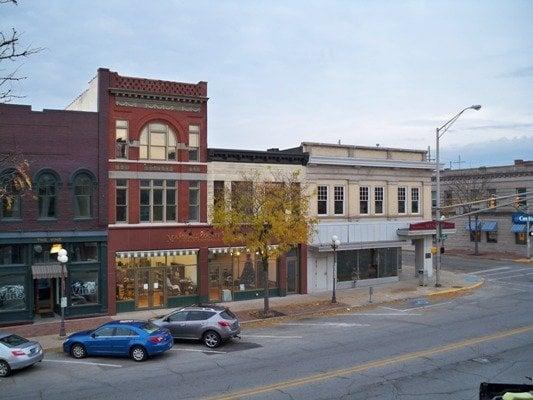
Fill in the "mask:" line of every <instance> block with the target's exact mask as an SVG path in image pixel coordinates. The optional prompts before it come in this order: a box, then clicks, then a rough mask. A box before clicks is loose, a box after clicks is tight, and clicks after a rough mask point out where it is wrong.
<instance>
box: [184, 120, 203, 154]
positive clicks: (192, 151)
mask: <svg viewBox="0 0 533 400" xmlns="http://www.w3.org/2000/svg"><path fill="white" fill-rule="evenodd" d="M191 128H198V131H194V129H192V130H191ZM191 135H196V136H197V143H196V146H191V145H190V143H191ZM188 139H189V145H188V146H187V148H188V149H187V150H188V151H187V153H188V155H189V161H193V162H200V125H189V138H188ZM191 154H196V155H195V157H194V159H193V158H191Z"/></svg>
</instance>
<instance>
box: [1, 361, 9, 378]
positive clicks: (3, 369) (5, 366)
mask: <svg viewBox="0 0 533 400" xmlns="http://www.w3.org/2000/svg"><path fill="white" fill-rule="evenodd" d="M10 373H11V367H10V366H9V364H8V363H7V362H6V361H4V360H0V377H1V378H4V377H6V376H9V374H10Z"/></svg>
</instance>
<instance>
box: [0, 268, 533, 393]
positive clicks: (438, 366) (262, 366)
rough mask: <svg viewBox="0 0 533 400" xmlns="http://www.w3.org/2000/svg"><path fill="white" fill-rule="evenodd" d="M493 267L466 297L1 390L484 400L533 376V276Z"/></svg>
mask: <svg viewBox="0 0 533 400" xmlns="http://www.w3.org/2000/svg"><path fill="white" fill-rule="evenodd" d="M489 267H490V268H488V267H487V268H480V269H484V271H483V272H480V273H479V274H481V275H485V277H486V278H487V279H488V282H487V284H486V285H485V286H484V287H483V288H482V289H480V290H478V291H476V292H474V293H473V294H471V295H468V296H464V297H459V298H455V299H450V300H441V301H440V302H436V303H427V302H424V301H423V300H421V301H416V302H404V303H397V304H391V305H387V306H385V307H383V306H378V307H375V308H369V309H366V310H364V311H362V312H358V313H347V314H344V315H337V316H329V317H322V318H307V319H301V320H296V321H292V322H289V323H285V324H277V325H273V326H270V327H266V328H262V329H255V330H249V331H245V332H244V335H243V339H242V340H235V341H233V342H231V343H228V344H226V345H224V346H222V347H220V348H218V349H217V350H216V351H214V352H209V351H204V350H206V348H205V347H203V346H202V345H201V344H198V343H176V344H175V346H174V349H173V350H172V351H170V352H167V353H166V354H165V355H163V356H161V357H157V358H154V359H150V360H148V361H146V362H144V363H135V362H133V361H131V360H128V359H117V358H102V357H100V358H87V359H85V360H83V361H81V362H80V361H75V360H73V359H70V358H68V357H66V356H63V355H62V354H48V355H47V357H46V360H45V361H43V362H42V363H41V364H39V365H37V366H34V367H33V368H30V369H27V370H24V371H20V372H17V373H15V374H14V375H13V376H12V377H10V378H7V379H2V380H0V393H1V394H0V398H2V399H5V400H10V399H80V400H81V399H101V398H105V399H200V398H211V399H220V400H221V399H233V398H242V399H365V400H366V399H402V400H403V399H426V398H431V399H437V400H438V399H446V400H449V399H461V400H463V399H477V398H478V394H477V393H478V386H479V383H480V382H482V381H492V382H496V381H497V382H514V383H532V382H531V381H529V380H528V379H527V378H526V376H529V377H531V376H532V375H533V313H532V312H531V305H532V304H533V290H532V289H533V275H531V274H530V271H531V272H533V268H532V267H524V266H523V265H521V266H520V265H517V266H515V265H503V266H494V265H489ZM506 267H509V268H507V269H494V268H506ZM520 268H522V269H523V270H518V269H520ZM528 268H529V269H528ZM489 270H490V271H489ZM472 272H475V271H472ZM517 275H519V277H516V276H517ZM501 278H504V279H501Z"/></svg>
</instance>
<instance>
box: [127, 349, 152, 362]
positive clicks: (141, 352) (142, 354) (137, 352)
mask: <svg viewBox="0 0 533 400" xmlns="http://www.w3.org/2000/svg"><path fill="white" fill-rule="evenodd" d="M130 357H131V359H132V360H133V361H137V362H141V361H144V360H146V359H147V358H148V353H147V352H146V349H145V348H144V347H142V346H133V347H132V348H131V350H130Z"/></svg>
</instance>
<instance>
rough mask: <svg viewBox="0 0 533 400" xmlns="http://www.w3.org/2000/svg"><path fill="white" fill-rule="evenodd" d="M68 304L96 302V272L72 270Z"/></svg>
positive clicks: (76, 304)
mask: <svg viewBox="0 0 533 400" xmlns="http://www.w3.org/2000/svg"><path fill="white" fill-rule="evenodd" d="M70 304H71V305H73V306H79V305H85V304H98V272H97V271H72V272H71V276H70Z"/></svg>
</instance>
